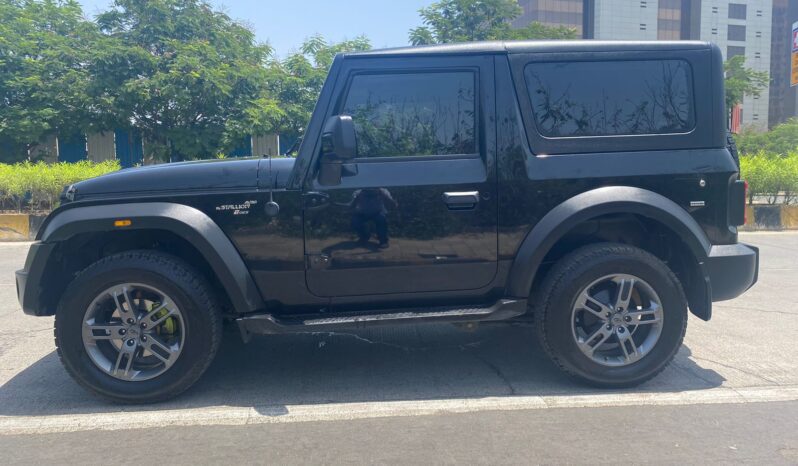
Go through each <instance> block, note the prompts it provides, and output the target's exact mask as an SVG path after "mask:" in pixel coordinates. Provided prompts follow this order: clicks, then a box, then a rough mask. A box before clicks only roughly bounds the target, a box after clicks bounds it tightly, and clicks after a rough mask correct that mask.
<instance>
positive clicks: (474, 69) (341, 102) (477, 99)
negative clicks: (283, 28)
mask: <svg viewBox="0 0 798 466" xmlns="http://www.w3.org/2000/svg"><path fill="white" fill-rule="evenodd" d="M463 72H466V73H471V75H472V77H473V78H474V149H475V150H476V152H473V153H466V154H434V155H400V156H380V157H360V156H359V154H358V156H356V157H355V158H353V159H352V160H351V163H385V162H417V161H423V160H452V159H474V158H481V157H482V151H481V147H480V144H481V143H482V124H481V118H482V113H483V112H482V108H481V107H482V106H481V102H482V91H481V82H480V73H479V72H480V68H479V67H478V66H458V67H424V68H385V69H373V70H362V71H353V72H351V73H349V76H347V79H346V84H345V85H344V88H343V89H342V91H341V93H340V95H339V98H338V101H337V102H335V105H334V106H333V115H341V114H342V113H341V112H342V110H343V107H344V106H345V105H346V100H347V99H348V98H349V93H350V91H351V88H352V84H353V81H354V80H355V78H357V77H358V76H364V75H365V76H374V75H397V74H416V75H417V74H452V73H463Z"/></svg>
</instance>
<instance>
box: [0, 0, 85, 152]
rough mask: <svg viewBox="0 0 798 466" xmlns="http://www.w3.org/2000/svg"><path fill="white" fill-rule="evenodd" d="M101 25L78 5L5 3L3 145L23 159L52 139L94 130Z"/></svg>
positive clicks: (0, 21)
mask: <svg viewBox="0 0 798 466" xmlns="http://www.w3.org/2000/svg"><path fill="white" fill-rule="evenodd" d="M97 36H98V32H97V28H96V26H95V25H94V24H93V23H91V22H89V21H86V20H84V19H83V17H82V13H81V9H80V6H79V5H78V4H77V2H76V1H74V0H45V1H34V0H2V1H0V145H3V147H5V148H6V150H5V151H4V152H7V153H11V154H15V155H16V158H18V159H19V158H22V157H24V155H25V154H26V150H27V149H29V148H30V147H31V146H33V145H35V144H36V143H38V142H40V141H42V140H43V138H44V137H45V136H47V135H48V134H52V133H54V132H60V133H63V134H72V133H74V132H77V131H79V130H81V129H83V128H86V127H89V126H91V122H92V121H93V119H94V116H95V114H96V112H97V111H98V109H97V108H96V106H95V105H94V101H93V99H92V98H91V96H90V94H89V83H90V76H91V75H90V71H89V62H90V53H91V47H92V44H93V43H94V41H95V38H96V37H97Z"/></svg>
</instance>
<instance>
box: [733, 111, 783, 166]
mask: <svg viewBox="0 0 798 466" xmlns="http://www.w3.org/2000/svg"><path fill="white" fill-rule="evenodd" d="M734 139H735V140H736V141H737V148H738V149H739V150H740V153H741V154H743V155H749V154H756V153H758V152H760V151H763V152H766V153H768V154H773V155H778V156H782V157H783V156H786V155H788V154H791V153H798V118H793V119H790V120H787V121H785V122H784V123H782V124H780V125H777V126H775V127H773V129H772V130H770V131H766V132H765V131H761V130H758V129H757V128H743V130H742V131H741V132H740V134H738V135H737V136H736V137H735V138H734Z"/></svg>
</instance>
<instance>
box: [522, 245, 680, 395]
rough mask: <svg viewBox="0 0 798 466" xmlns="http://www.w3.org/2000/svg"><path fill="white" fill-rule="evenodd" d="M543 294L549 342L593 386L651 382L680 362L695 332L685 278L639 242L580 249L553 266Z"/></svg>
mask: <svg viewBox="0 0 798 466" xmlns="http://www.w3.org/2000/svg"><path fill="white" fill-rule="evenodd" d="M626 289H628V292H626V291H625V290H626ZM624 293H625V294H624ZM536 294H538V296H537V297H534V296H533V298H537V299H535V300H534V301H532V302H534V303H535V305H534V307H535V323H536V328H537V333H538V337H539V339H540V343H541V346H542V347H543V348H544V350H545V351H546V353H547V354H548V355H549V357H550V358H551V359H552V361H553V362H554V363H555V364H556V365H557V366H559V367H560V368H561V369H562V370H563V371H565V372H566V373H567V374H569V375H570V376H572V377H574V378H576V379H577V380H579V381H581V382H585V383H587V384H589V385H592V386H598V387H605V388H623V387H632V386H636V385H639V384H641V383H643V382H646V381H648V380H650V379H651V378H653V377H655V376H656V375H657V374H659V373H660V372H662V371H663V370H664V369H665V367H666V366H667V365H668V364H669V363H670V362H671V360H673V358H674V356H675V355H676V352H677V351H678V350H679V348H680V347H681V345H682V341H683V339H684V334H685V331H686V329H687V300H686V298H685V295H684V291H683V290H682V286H681V284H680V283H679V280H678V278H676V275H674V274H673V272H672V271H671V270H670V269H669V268H668V267H667V266H666V265H665V264H664V263H663V262H662V261H660V260H659V259H658V258H656V257H655V256H653V255H651V254H649V253H648V252H646V251H643V250H642V249H639V248H636V247H632V246H627V245H622V244H615V243H600V244H593V245H589V246H585V247H583V248H580V249H578V250H576V251H574V252H572V253H570V254H569V255H567V256H565V257H563V258H562V259H561V260H559V261H558V262H557V263H556V264H555V265H554V266H553V268H552V269H551V270H550V271H549V273H548V274H547V276H546V278H545V279H544V281H543V284H542V286H541V288H540V289H539V293H536ZM586 297H590V299H588V298H586ZM621 297H624V298H626V299H627V300H628V302H626V303H625V304H624V303H623V300H622V299H620V298H621ZM619 303H620V304H619ZM615 304H618V307H617V308H616V306H615ZM624 306H626V309H624V311H623V312H620V311H618V309H622V308H624ZM605 311H606V312H605ZM611 312H612V314H610V313H611ZM624 313H625V314H624ZM628 322H631V323H628ZM597 325H598V326H597ZM611 327H612V330H610V328H611ZM622 328H623V329H622ZM621 332H623V333H621ZM638 332H640V333H638ZM630 340H631V341H630Z"/></svg>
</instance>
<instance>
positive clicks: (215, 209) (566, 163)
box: [17, 41, 759, 402]
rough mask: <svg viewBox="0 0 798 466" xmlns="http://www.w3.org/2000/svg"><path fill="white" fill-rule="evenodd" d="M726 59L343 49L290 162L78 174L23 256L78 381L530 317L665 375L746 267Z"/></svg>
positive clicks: (584, 364) (574, 345) (703, 46)
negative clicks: (314, 340)
mask: <svg viewBox="0 0 798 466" xmlns="http://www.w3.org/2000/svg"><path fill="white" fill-rule="evenodd" d="M723 96H724V91H723V63H722V59H721V53H720V51H719V49H718V48H717V47H716V46H714V45H711V44H708V43H703V42H597V41H591V42H581V41H573V42H571V41H564V42H506V43H504V42H488V43H472V44H462V45H445V46H433V47H425V48H400V49H391V50H381V51H373V52H365V53H352V54H343V55H339V56H338V57H337V58H336V59H335V61H334V64H333V66H332V69H331V71H330V75H329V78H328V79H327V82H326V84H325V85H324V88H323V90H322V92H321V96H320V98H319V101H318V104H317V106H316V110H315V112H314V114H313V116H312V118H311V121H310V123H309V126H308V128H307V131H306V133H305V137H304V141H303V142H302V144H301V146H300V148H299V153H298V156H297V157H296V159H293V158H275V159H268V158H262V159H246V160H223V161H213V162H198V163H179V164H170V165H163V166H149V167H144V168H136V169H129V170H122V171H119V172H117V173H113V174H110V175H106V176H102V177H100V178H96V179H92V180H88V181H83V182H81V183H77V184H75V185H73V186H70V187H68V188H67V189H66V190H65V191H64V195H63V202H62V205H61V206H60V207H59V208H58V209H57V210H55V211H54V212H53V213H52V214H51V215H50V216H49V217H48V218H47V220H46V221H45V222H44V224H43V225H42V228H41V230H40V231H39V233H38V237H37V241H36V242H35V243H34V244H33V245H32V246H31V249H30V252H29V254H28V258H27V262H26V264H25V268H24V270H22V271H19V272H17V286H18V290H19V291H18V292H19V297H20V301H21V303H22V308H23V310H24V312H25V313H27V314H31V315H39V316H43V315H55V340H56V345H57V347H58V354H59V355H60V357H61V360H62V361H63V363H64V365H65V366H66V369H67V370H68V371H69V373H70V374H71V375H72V376H73V377H74V378H75V379H76V380H77V381H78V382H79V383H80V384H81V385H83V386H84V387H86V388H88V389H90V390H92V391H94V392H96V393H99V394H100V395H103V396H105V397H107V398H111V399H113V400H118V401H126V402H148V401H156V400H162V399H165V398H168V397H171V396H174V395H176V394H178V393H180V392H182V391H183V390H185V389H187V388H188V387H189V386H191V385H192V384H193V383H194V382H196V381H197V379H198V378H199V377H200V376H201V374H202V373H203V372H204V371H205V369H206V368H207V367H208V365H209V364H210V363H211V360H212V359H213V357H214V355H215V353H216V351H217V349H218V347H219V343H220V340H221V335H222V324H223V322H224V321H230V322H234V323H235V324H236V325H237V326H238V327H239V329H240V331H241V334H242V336H243V338H244V339H245V340H246V339H249V338H250V336H251V335H252V334H273V333H286V332H324V331H328V330H333V329H340V328H353V327H361V326H367V325H382V324H399V323H422V322H452V323H476V322H482V321H505V322H517V321H519V320H525V321H534V324H535V326H536V327H537V329H538V334H539V337H540V341H541V344H542V346H543V348H545V350H546V351H547V352H548V353H549V355H550V356H551V358H552V359H553V360H554V362H555V363H556V364H557V365H558V366H560V367H561V368H562V369H563V370H565V371H566V372H567V373H569V374H571V375H572V376H575V377H577V378H579V379H581V380H583V381H586V382H588V383H590V384H594V385H599V386H606V387H628V386H632V385H636V384H639V383H642V382H644V381H646V380H648V379H650V378H652V377H654V376H655V375H656V374H657V373H659V372H660V371H662V370H663V368H664V367H665V366H666V365H667V364H668V362H670V360H671V359H672V358H673V357H674V355H675V353H676V352H677V350H678V349H679V347H680V345H681V343H682V338H683V337H684V334H685V328H686V325H687V311H688V308H689V310H690V311H691V312H692V313H693V314H695V315H696V316H698V317H699V318H701V319H703V320H709V318H710V316H711V313H712V302H713V301H720V300H725V299H731V298H734V297H736V296H738V295H740V294H741V293H743V292H744V291H745V290H747V289H748V288H749V287H751V286H752V284H754V283H755V282H756V279H757V270H758V258H759V254H758V251H757V249H756V248H754V247H751V246H746V245H743V244H739V243H738V242H737V226H738V225H741V224H743V223H744V203H745V183H744V182H743V181H741V180H739V173H738V172H739V170H738V161H737V159H736V151H735V150H734V148H733V146H732V145H730V139H728V137H727V131H726V111H725V109H724V97H723Z"/></svg>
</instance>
